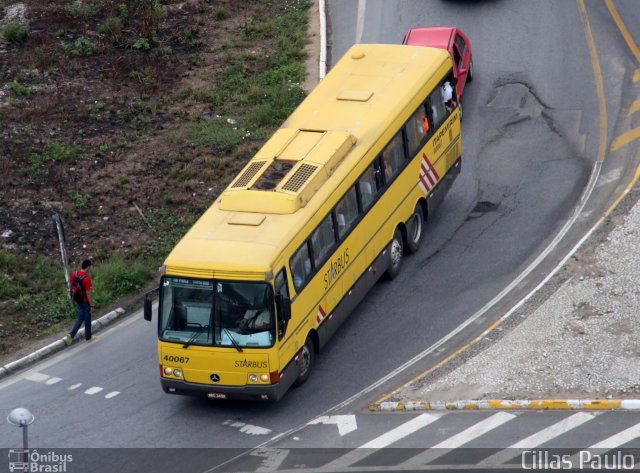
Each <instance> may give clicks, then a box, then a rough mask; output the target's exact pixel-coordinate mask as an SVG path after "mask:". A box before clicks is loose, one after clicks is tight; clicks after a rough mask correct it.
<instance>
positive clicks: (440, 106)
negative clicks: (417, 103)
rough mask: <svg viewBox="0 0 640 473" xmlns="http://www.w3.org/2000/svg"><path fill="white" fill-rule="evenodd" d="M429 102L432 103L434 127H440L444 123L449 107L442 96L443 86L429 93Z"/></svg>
mask: <svg viewBox="0 0 640 473" xmlns="http://www.w3.org/2000/svg"><path fill="white" fill-rule="evenodd" d="M429 102H430V103H431V114H432V116H433V127H434V128H438V127H439V126H440V125H442V122H443V121H444V119H445V116H446V114H447V109H446V108H445V106H444V98H443V96H442V88H441V87H436V88H435V89H434V91H433V92H431V95H429Z"/></svg>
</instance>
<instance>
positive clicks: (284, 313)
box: [276, 294, 291, 321]
mask: <svg viewBox="0 0 640 473" xmlns="http://www.w3.org/2000/svg"><path fill="white" fill-rule="evenodd" d="M276 305H277V307H278V314H280V319H281V320H283V321H288V320H290V319H291V300H290V299H289V298H288V297H285V296H283V295H282V294H276Z"/></svg>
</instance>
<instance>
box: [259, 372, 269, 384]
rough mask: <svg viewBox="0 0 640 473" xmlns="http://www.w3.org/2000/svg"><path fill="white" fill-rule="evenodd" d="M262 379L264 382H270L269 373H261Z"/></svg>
mask: <svg viewBox="0 0 640 473" xmlns="http://www.w3.org/2000/svg"><path fill="white" fill-rule="evenodd" d="M260 381H262V382H263V383H268V382H269V375H268V374H261V375H260Z"/></svg>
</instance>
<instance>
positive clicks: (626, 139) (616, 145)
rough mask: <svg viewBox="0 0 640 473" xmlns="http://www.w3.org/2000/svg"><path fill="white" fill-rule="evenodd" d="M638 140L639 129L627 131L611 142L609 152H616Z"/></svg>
mask: <svg viewBox="0 0 640 473" xmlns="http://www.w3.org/2000/svg"><path fill="white" fill-rule="evenodd" d="M638 138H640V127H638V128H634V129H633V130H629V131H628V132H626V133H623V134H622V135H620V136H618V137H617V138H616V139H615V140H613V143H611V151H617V150H618V149H620V148H622V147H623V146H626V145H628V144H629V143H631V142H632V141H635V140H637V139H638Z"/></svg>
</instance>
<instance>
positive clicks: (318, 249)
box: [311, 214, 336, 268]
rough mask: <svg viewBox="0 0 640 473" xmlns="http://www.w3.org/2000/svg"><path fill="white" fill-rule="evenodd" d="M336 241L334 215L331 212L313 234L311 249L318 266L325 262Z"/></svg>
mask: <svg viewBox="0 0 640 473" xmlns="http://www.w3.org/2000/svg"><path fill="white" fill-rule="evenodd" d="M335 243H336V232H335V229H334V227H333V216H332V215H331V214H329V215H327V216H326V217H325V218H324V220H323V221H322V223H320V225H318V228H316V229H315V230H314V232H313V233H312V234H311V250H312V251H313V261H314V263H315V267H316V268H319V267H320V266H321V265H322V264H323V263H324V261H325V259H326V257H327V255H328V254H329V253H330V252H331V250H332V249H333V246H334V245H335Z"/></svg>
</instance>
